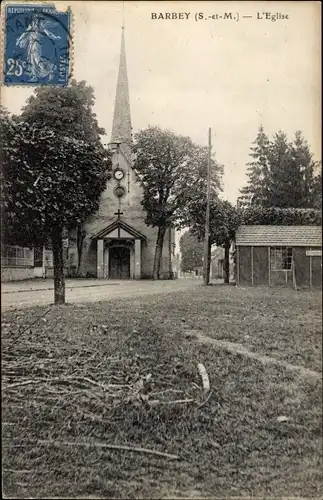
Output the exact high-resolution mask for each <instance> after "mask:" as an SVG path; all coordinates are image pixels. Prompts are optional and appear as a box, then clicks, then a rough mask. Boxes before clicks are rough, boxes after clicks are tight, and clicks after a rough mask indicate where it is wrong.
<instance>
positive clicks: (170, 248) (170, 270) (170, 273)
mask: <svg viewBox="0 0 323 500" xmlns="http://www.w3.org/2000/svg"><path fill="white" fill-rule="evenodd" d="M168 236H169V238H168V279H169V280H172V279H174V273H173V265H172V254H173V245H172V228H171V227H170V228H169V232H168Z"/></svg>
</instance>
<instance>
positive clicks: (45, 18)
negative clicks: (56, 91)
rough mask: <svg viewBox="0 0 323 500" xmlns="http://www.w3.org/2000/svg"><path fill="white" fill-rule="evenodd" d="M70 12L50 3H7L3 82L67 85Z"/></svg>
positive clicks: (8, 83) (12, 83)
mask: <svg viewBox="0 0 323 500" xmlns="http://www.w3.org/2000/svg"><path fill="white" fill-rule="evenodd" d="M70 25H71V12H70V10H66V11H65V12H60V11H57V10H56V9H55V6H51V5H28V4H17V5H13V4H11V5H7V6H6V9H5V43H4V83H5V84H6V85H60V86H65V85H67V83H68V79H69V76H70V55H71V54H70V48H71V36H70Z"/></svg>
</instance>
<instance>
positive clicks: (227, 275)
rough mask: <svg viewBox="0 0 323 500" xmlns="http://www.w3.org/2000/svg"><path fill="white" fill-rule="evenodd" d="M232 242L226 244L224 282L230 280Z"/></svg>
mask: <svg viewBox="0 0 323 500" xmlns="http://www.w3.org/2000/svg"><path fill="white" fill-rule="evenodd" d="M230 246H231V245H230V243H226V244H225V245H224V283H229V281H230Z"/></svg>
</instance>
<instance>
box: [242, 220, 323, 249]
mask: <svg viewBox="0 0 323 500" xmlns="http://www.w3.org/2000/svg"><path fill="white" fill-rule="evenodd" d="M236 245H237V246H294V247H322V228H321V227H320V226H260V225H259V226H247V225H246V226H245V225H241V226H240V227H239V228H238V231H237V233H236Z"/></svg>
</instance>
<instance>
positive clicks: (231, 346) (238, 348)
mask: <svg viewBox="0 0 323 500" xmlns="http://www.w3.org/2000/svg"><path fill="white" fill-rule="evenodd" d="M184 334H185V335H186V336H187V337H194V338H196V339H197V341H198V342H200V343H202V344H212V345H213V346H214V347H218V348H219V349H223V350H226V351H228V352H230V353H232V354H240V355H242V356H245V357H246V358H251V359H256V360H257V361H260V362H261V363H263V364H264V365H265V364H272V365H276V366H281V367H283V368H286V369H287V370H289V371H292V372H297V373H299V375H301V376H303V377H307V378H312V379H321V378H322V374H321V373H319V372H316V371H313V370H309V369H308V368H305V367H303V366H297V365H292V364H291V363H288V362H287V361H283V360H279V359H277V358H272V357H271V356H266V355H264V354H259V353H257V352H254V351H249V350H248V349H246V348H245V347H244V346H243V345H242V344H238V343H235V342H229V341H227V340H217V339H213V338H211V337H208V336H207V335H203V334H202V333H200V332H199V331H198V330H186V331H185V333H184Z"/></svg>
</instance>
